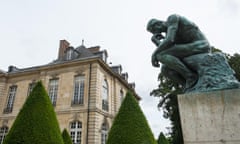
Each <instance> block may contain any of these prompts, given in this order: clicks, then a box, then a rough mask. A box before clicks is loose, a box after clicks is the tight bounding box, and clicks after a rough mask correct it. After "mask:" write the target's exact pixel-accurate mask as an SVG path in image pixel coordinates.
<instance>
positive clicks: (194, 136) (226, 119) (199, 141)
mask: <svg viewBox="0 0 240 144" xmlns="http://www.w3.org/2000/svg"><path fill="white" fill-rule="evenodd" d="M178 102H179V111H180V118H181V124H182V130H183V138H184V144H240V89H232V90H221V91H212V92H203V93H189V94H183V95H179V96H178Z"/></svg>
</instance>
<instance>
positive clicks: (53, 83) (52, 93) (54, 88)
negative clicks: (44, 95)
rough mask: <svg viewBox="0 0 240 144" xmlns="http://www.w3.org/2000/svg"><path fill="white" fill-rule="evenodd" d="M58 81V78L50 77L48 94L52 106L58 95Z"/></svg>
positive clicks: (54, 104)
mask: <svg viewBox="0 0 240 144" xmlns="http://www.w3.org/2000/svg"><path fill="white" fill-rule="evenodd" d="M58 81H59V79H50V80H49V85H48V95H49V97H50V100H51V102H52V105H53V106H56V103H57V95H58Z"/></svg>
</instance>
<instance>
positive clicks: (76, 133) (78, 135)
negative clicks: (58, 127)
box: [70, 121, 82, 144]
mask: <svg viewBox="0 0 240 144" xmlns="http://www.w3.org/2000/svg"><path fill="white" fill-rule="evenodd" d="M70 136H71V139H72V142H73V144H81V139H82V123H81V122H80V121H74V122H71V123H70Z"/></svg>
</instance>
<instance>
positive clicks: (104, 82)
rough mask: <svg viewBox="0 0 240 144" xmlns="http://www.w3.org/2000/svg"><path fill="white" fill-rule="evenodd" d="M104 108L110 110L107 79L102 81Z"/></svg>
mask: <svg viewBox="0 0 240 144" xmlns="http://www.w3.org/2000/svg"><path fill="white" fill-rule="evenodd" d="M102 109H103V110H105V111H108V83H107V80H106V79H105V80H104V81H103V83H102Z"/></svg>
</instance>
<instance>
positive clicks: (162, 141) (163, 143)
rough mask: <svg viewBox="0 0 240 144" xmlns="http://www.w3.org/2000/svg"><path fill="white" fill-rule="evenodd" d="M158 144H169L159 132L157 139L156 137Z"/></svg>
mask: <svg viewBox="0 0 240 144" xmlns="http://www.w3.org/2000/svg"><path fill="white" fill-rule="evenodd" d="M157 143H158V144H169V142H168V140H167V139H166V137H165V136H164V134H163V133H162V132H161V133H160V135H159V137H158V141H157Z"/></svg>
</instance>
